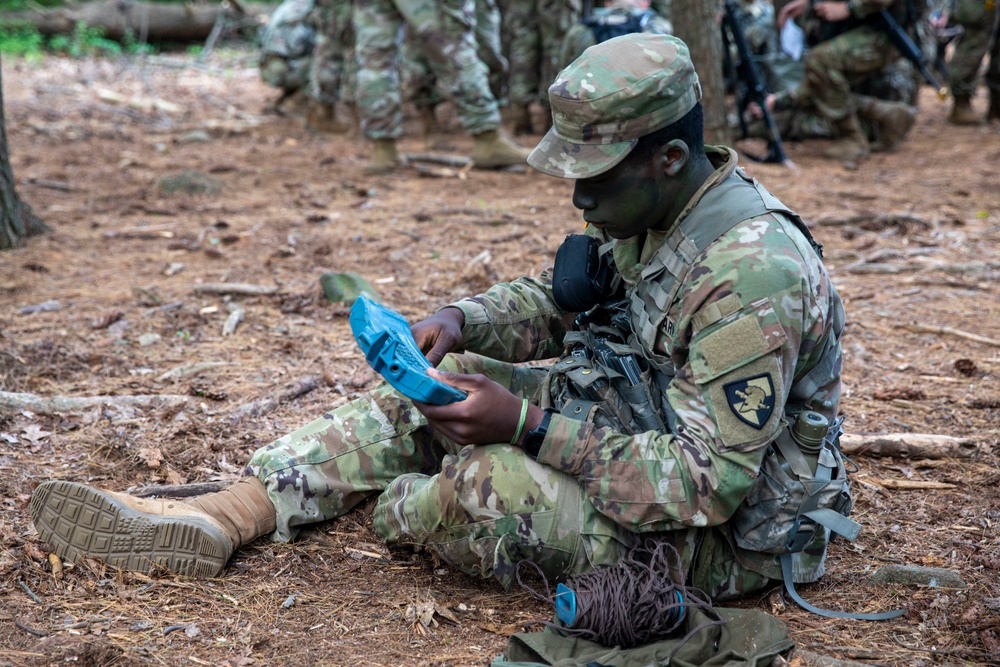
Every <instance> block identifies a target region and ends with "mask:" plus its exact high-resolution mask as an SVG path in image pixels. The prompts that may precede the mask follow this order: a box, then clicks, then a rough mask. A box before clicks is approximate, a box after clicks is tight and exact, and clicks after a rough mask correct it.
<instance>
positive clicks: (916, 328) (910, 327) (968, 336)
mask: <svg viewBox="0 0 1000 667" xmlns="http://www.w3.org/2000/svg"><path fill="white" fill-rule="evenodd" d="M899 326H900V328H903V329H906V330H907V331H912V332H913V333H932V334H940V335H942V336H954V337H955V338H962V339H964V340H971V341H972V342H973V343H982V344H983V345H989V346H991V347H1000V340H996V339H995V338H987V337H985V336H977V335H976V334H972V333H969V332H968V331H961V330H960V329H953V328H951V327H939V326H927V325H926V324H901V325H899Z"/></svg>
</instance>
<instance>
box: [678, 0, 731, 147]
mask: <svg viewBox="0 0 1000 667" xmlns="http://www.w3.org/2000/svg"><path fill="white" fill-rule="evenodd" d="M670 15H671V17H672V19H673V24H674V34H675V35H677V36H678V37H680V38H681V39H682V40H684V42H685V43H686V44H687V45H688V48H690V49H691V59H692V60H693V61H694V68H695V70H697V72H698V78H699V79H700V80H701V91H702V100H701V102H702V106H703V107H704V108H705V142H706V143H709V144H730V143H732V137H731V136H730V134H729V127H728V124H727V123H726V89H725V82H724V81H723V76H722V30H721V28H720V24H719V17H720V16H721V15H722V0H674V2H673V5H672V9H671V12H670Z"/></svg>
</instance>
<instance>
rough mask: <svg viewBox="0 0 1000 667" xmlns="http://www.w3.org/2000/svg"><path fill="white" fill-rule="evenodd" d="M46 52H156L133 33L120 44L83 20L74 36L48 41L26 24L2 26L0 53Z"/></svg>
mask: <svg viewBox="0 0 1000 667" xmlns="http://www.w3.org/2000/svg"><path fill="white" fill-rule="evenodd" d="M4 1H5V0H0V2H4ZM43 51H50V52H53V53H62V54H65V55H68V56H71V57H73V58H81V57H83V56H117V55H121V54H123V53H128V54H136V53H154V52H155V51H156V47H155V46H154V45H152V44H146V43H141V42H139V41H137V40H136V39H135V36H134V35H132V34H131V33H127V34H126V35H125V37H124V38H123V39H122V41H121V42H116V41H115V40H113V39H108V38H106V37H105V36H104V29H103V28H92V27H90V26H88V25H87V24H85V23H83V22H82V21H81V22H80V23H77V24H76V28H75V29H74V30H73V34H72V35H53V36H52V37H49V38H48V39H47V40H46V39H45V37H44V36H42V35H41V34H40V33H39V32H38V30H36V29H35V27H34V26H32V25H30V24H27V23H21V24H11V25H2V26H0V53H3V54H8V55H14V56H25V57H37V56H39V55H41V53H42V52H43Z"/></svg>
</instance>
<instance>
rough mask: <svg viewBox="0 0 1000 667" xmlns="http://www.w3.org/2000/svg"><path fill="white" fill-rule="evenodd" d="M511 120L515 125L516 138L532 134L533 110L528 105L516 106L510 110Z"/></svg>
mask: <svg viewBox="0 0 1000 667" xmlns="http://www.w3.org/2000/svg"><path fill="white" fill-rule="evenodd" d="M510 120H511V122H512V123H513V129H514V136H515V137H520V136H522V135H525V134H531V132H532V128H531V109H530V108H529V107H528V105H527V104H515V105H513V106H512V107H511V108H510Z"/></svg>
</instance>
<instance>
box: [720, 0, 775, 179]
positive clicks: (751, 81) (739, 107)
mask: <svg viewBox="0 0 1000 667" xmlns="http://www.w3.org/2000/svg"><path fill="white" fill-rule="evenodd" d="M737 12H739V9H738V8H737V6H736V2H735V1H734V0H726V5H725V12H724V13H723V15H722V44H723V57H724V58H726V60H727V61H728V62H729V68H730V69H732V70H733V71H734V73H735V75H736V76H735V79H736V81H737V82H738V83H739V84H740V88H741V90H739V91H738V92H737V96H736V114H737V115H738V116H739V120H740V131H741V132H742V133H743V136H742V138H743V139H746V138H747V136H748V134H749V133H748V131H747V121H746V118H745V117H744V114H745V112H746V110H747V107H748V106H750V102H756V103H757V106H758V107H760V110H761V112H762V113H763V116H764V123H766V124H767V155H765V156H763V157H761V156H755V155H750V154H749V153H747V157H748V158H750V159H751V160H754V161H756V162H777V163H781V164H783V163H785V162H787V161H788V157H787V156H786V155H785V148H784V146H782V144H781V133H780V132H778V125H777V124H776V123H775V122H774V116H772V115H771V112H770V111H768V109H767V105H766V99H767V93H768V90H767V84H765V83H764V79H763V77H761V75H760V71H759V70H758V69H757V64H756V63H755V62H754V61H753V52H752V51H751V50H750V44H749V43H748V42H747V38H746V35H744V34H743V28H742V26H740V22H739V17H738V15H737ZM731 45H732V46H735V47H736V53H737V54H738V55H739V61H738V62H737V63H735V65H734V64H733V63H732V62H731V58H732V56H731V55H730V53H729V50H730V46H731Z"/></svg>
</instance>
